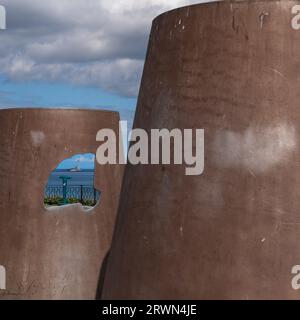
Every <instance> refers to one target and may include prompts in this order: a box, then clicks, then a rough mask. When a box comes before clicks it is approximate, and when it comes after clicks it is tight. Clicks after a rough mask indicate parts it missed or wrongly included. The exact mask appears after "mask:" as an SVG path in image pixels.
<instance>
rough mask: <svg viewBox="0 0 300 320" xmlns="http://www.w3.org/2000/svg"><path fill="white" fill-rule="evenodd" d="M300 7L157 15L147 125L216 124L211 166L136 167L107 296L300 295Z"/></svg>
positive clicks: (127, 187)
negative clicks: (297, 271) (299, 26)
mask: <svg viewBox="0 0 300 320" xmlns="http://www.w3.org/2000/svg"><path fill="white" fill-rule="evenodd" d="M296 4H298V2H296V1H253V2H252V1H251V2H247V1H242V2H229V1H228V2H224V3H210V4H205V5H196V6H191V7H185V8H181V9H178V10H174V11H171V12H168V13H165V14H163V15H161V16H159V17H158V18H157V19H155V21H154V23H153V28H152V32H151V37H150V43H149V48H148V54H147V61H146V65H145V69H144V75H143V80H142V86H141V90H140V96H139V101H138V110H137V116H136V119H135V127H139V128H145V129H147V130H148V131H150V129H151V128H168V129H173V128H180V129H184V128H199V129H205V170H204V173H203V174H202V175H201V176H185V169H184V166H138V167H136V166H131V165H129V166H128V167H127V168H126V173H125V181H124V186H123V192H122V195H121V205H120V211H119V215H118V220H117V226H116V231H115V236H114V241H113V246H112V251H111V255H110V258H109V261H108V274H107V277H106V280H105V285H104V295H103V297H104V298H113V299H116V298H118V299H123V298H124V299H131V298H136V299H145V298H148V299H169V298H174V299H177V298H180V299H253V298H255V299H259V298H266V299H268V298H270V299H272V298H283V299H285V298H292V299H294V298H295V299H296V298H300V292H299V291H297V290H294V289H293V288H292V285H291V280H292V278H293V276H294V275H292V273H291V271H292V267H293V266H294V265H297V264H300V196H299V195H300V168H299V158H300V149H299V146H300V144H299V143H300V109H299V101H300V90H299V88H300V77H299V66H300V54H299V53H300V31H297V30H294V29H293V28H292V26H291V20H292V18H293V16H294V15H293V14H292V7H293V6H294V5H296Z"/></svg>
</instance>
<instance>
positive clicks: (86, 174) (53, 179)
mask: <svg viewBox="0 0 300 320" xmlns="http://www.w3.org/2000/svg"><path fill="white" fill-rule="evenodd" d="M61 176H67V177H70V178H71V179H69V180H68V185H69V186H94V170H81V171H78V172H71V171H69V170H55V171H53V172H52V173H51V175H50V178H49V181H48V186H62V180H61V179H59V177H61Z"/></svg>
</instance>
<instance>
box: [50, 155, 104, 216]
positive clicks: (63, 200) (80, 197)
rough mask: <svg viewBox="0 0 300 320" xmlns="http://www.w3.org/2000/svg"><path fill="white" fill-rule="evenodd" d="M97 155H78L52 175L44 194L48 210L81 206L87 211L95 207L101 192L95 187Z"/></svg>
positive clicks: (60, 166)
mask: <svg viewBox="0 0 300 320" xmlns="http://www.w3.org/2000/svg"><path fill="white" fill-rule="evenodd" d="M94 174H95V155H94V154H92V153H86V154H77V155H74V156H73V157H71V158H68V159H65V160H63V161H62V162H61V163H60V164H59V165H58V166H57V168H56V169H55V170H54V171H53V172H51V173H50V175H49V178H48V182H47V185H46V187H45V192H44V205H45V208H46V209H52V208H57V207H63V206H66V205H74V204H80V205H82V207H83V208H84V209H85V210H90V209H92V208H93V207H95V206H96V205H97V204H98V202H99V201H100V197H101V192H100V191H99V190H96V189H95V187H94Z"/></svg>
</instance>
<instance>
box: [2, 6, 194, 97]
mask: <svg viewBox="0 0 300 320" xmlns="http://www.w3.org/2000/svg"><path fill="white" fill-rule="evenodd" d="M196 2H199V1H194V0H173V1H172V4H170V1H168V0H148V1H146V0H140V1H137V0H126V1H125V0H114V1H108V0H51V1H40V0H2V1H1V4H3V5H4V6H5V7H6V10H7V27H8V29H7V30H6V31H5V32H1V33H0V41H1V46H0V73H4V74H5V75H6V76H7V77H9V79H10V80H15V81H26V80H41V81H43V80H46V81H64V82H67V83H72V84H78V85H85V86H93V87H95V86H96V87H99V88H102V89H104V90H107V91H109V92H112V93H116V94H119V95H124V96H136V95H137V92H138V86H139V82H140V77H141V73H142V68H143V62H144V57H145V52H146V46H147V41H148V34H149V31H150V26H151V21H152V19H153V18H154V17H155V16H156V15H158V14H160V13H162V12H163V11H166V10H168V9H172V8H174V7H177V6H181V5H186V4H192V3H196Z"/></svg>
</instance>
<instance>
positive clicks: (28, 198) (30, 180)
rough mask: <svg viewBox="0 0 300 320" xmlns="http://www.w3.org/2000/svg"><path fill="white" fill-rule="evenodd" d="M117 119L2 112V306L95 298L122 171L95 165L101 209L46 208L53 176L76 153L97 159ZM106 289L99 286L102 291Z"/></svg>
mask: <svg viewBox="0 0 300 320" xmlns="http://www.w3.org/2000/svg"><path fill="white" fill-rule="evenodd" d="M118 121H119V115H118V113H114V112H108V111H86V110H47V109H28V110H27V109H26V110H24V109H19V110H1V111H0V190H1V192H0V265H2V266H3V267H5V269H6V290H0V298H2V299H8V298H9V299H94V298H95V297H96V291H97V286H98V282H99V277H100V270H101V267H102V261H103V259H104V257H105V256H106V254H107V252H108V250H109V248H110V243H111V236H112V230H113V226H114V221H115V215H116V210H117V204H118V199H119V194H120V185H121V175H122V169H121V167H120V166H100V165H97V164H96V165H95V188H96V189H98V190H101V191H102V196H101V202H100V204H99V205H98V206H96V207H95V208H94V209H93V210H92V211H90V212H88V213H87V212H86V211H83V209H82V207H81V205H75V206H74V205H73V206H69V207H66V208H64V209H57V210H51V211H50V210H46V209H45V208H44V203H43V201H44V188H45V186H46V184H47V181H48V177H49V175H50V173H51V172H52V171H53V170H54V169H55V168H56V167H57V165H58V164H59V163H60V162H61V161H62V160H64V159H66V158H69V157H71V156H73V155H75V154H82V153H96V149H97V147H98V146H99V143H97V142H96V133H97V131H98V130H100V129H102V128H112V129H114V130H115V131H116V132H118ZM99 286H101V283H100V284H99Z"/></svg>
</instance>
